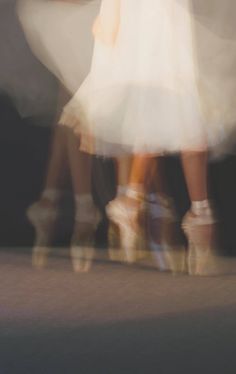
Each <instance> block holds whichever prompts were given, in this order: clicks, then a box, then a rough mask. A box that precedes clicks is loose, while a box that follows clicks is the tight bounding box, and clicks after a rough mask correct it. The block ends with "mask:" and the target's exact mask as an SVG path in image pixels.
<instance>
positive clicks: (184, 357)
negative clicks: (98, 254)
mask: <svg viewBox="0 0 236 374" xmlns="http://www.w3.org/2000/svg"><path fill="white" fill-rule="evenodd" d="M232 264H233V260H232V261H231V265H232ZM235 265H236V264H235ZM231 267H232V266H231ZM0 329H1V330H0V374H15V373H22V374H38V373H40V374H53V373H55V374H57V373H58V374H61V373H63V374H64V373H65V374H67V373H68V374H74V373H76V374H77V373H78V374H84V373H86V374H87V373H88V374H90V373H92V374H93V373H94V374H100V373H101V374H117V373H122V374H123V373H129V374H132V373H143V374H146V373H157V374H159V373H160V374H169V373H173V374H175V373H191V374H195V373H207V374H210V373H217V374H218V373H219V374H228V373H232V374H235V373H236V348H235V346H236V275H234V274H233V273H232V272H229V273H228V274H225V275H221V276H219V277H207V278H191V277H188V276H186V275H180V276H171V275H170V274H160V273H158V272H157V271H155V270H151V269H146V268H132V267H125V266H121V265H115V264H109V263H106V262H97V263H96V264H95V265H94V266H93V268H92V270H91V272H89V273H88V274H73V273H72V270H71V264H70V261H69V258H67V257H66V256H61V257H57V256H56V257H52V258H51V259H50V262H49V266H48V268H46V269H43V270H41V271H37V270H35V269H32V267H31V260H30V256H29V254H26V253H24V254H23V253H20V252H18V254H17V253H16V252H12V251H6V250H5V251H4V250H2V251H1V252H0Z"/></svg>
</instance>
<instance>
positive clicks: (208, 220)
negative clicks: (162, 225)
mask: <svg viewBox="0 0 236 374" xmlns="http://www.w3.org/2000/svg"><path fill="white" fill-rule="evenodd" d="M182 227H183V230H184V233H185V235H186V237H187V239H188V256H187V265H188V273H189V275H198V276H204V275H205V276H207V275H217V273H218V269H217V261H216V246H217V240H216V220H215V218H214V215H213V212H212V209H211V208H210V205H209V202H208V201H207V200H204V201H203V202H199V205H197V208H196V207H195V208H191V210H190V211H189V212H187V214H186V215H185V217H184V219H183V223H182Z"/></svg>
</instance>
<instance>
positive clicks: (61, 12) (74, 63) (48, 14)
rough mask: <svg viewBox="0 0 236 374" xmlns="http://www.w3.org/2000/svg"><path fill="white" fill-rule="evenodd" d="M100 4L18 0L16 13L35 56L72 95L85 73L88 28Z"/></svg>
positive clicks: (89, 39)
mask: <svg viewBox="0 0 236 374" xmlns="http://www.w3.org/2000/svg"><path fill="white" fill-rule="evenodd" d="M99 6H100V0H76V1H73V0H66V1H59V0H18V1H17V13H18V16H19V19H20V22H21V25H22V27H23V30H24V32H25V36H26V39H27V41H28V43H29V45H30V47H31V50H32V52H33V53H34V54H35V56H36V57H37V58H38V59H39V60H40V61H41V62H42V64H44V65H45V66H46V67H47V68H48V69H49V70H50V71H51V72H52V73H53V74H54V75H55V76H56V77H57V78H58V79H59V80H60V81H61V82H62V84H63V85H64V86H65V88H66V89H67V90H68V91H69V92H70V93H72V94H74V93H75V92H76V91H77V89H78V87H79V86H80V85H81V83H82V82H83V80H84V79H85V77H86V75H87V74H88V73H89V69H90V64H91V58H92V52H93V37H92V33H91V28H92V24H93V21H94V18H95V17H96V15H97V13H98V11H99Z"/></svg>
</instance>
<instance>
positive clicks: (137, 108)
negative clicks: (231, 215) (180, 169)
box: [61, 0, 236, 156]
mask: <svg viewBox="0 0 236 374" xmlns="http://www.w3.org/2000/svg"><path fill="white" fill-rule="evenodd" d="M198 1H199V2H198ZM233 1H235V0H225V1H224V2H223V1H222V0H214V1H211V0H209V1H206V0H204V2H203V1H202V0H192V1H191V0H103V2H102V8H101V13H100V17H101V23H102V22H104V25H102V26H104V27H103V28H104V30H105V31H104V33H106V27H107V25H106V17H107V19H110V20H113V21H114V22H115V23H116V22H117V23H118V25H119V27H118V31H117V35H116V37H115V39H114V43H106V42H103V41H102V40H101V38H99V37H98V38H97V40H96V44H95V48H94V55H93V62H92V67H91V70H90V73H89V75H88V76H87V78H86V79H85V81H84V82H83V84H82V85H81V87H80V88H79V90H78V91H77V92H76V94H75V95H74V97H73V98H72V100H71V101H70V102H69V103H68V104H67V106H66V107H65V108H64V112H63V115H62V118H61V122H63V123H65V124H67V125H68V126H71V127H73V128H74V129H75V131H76V132H78V133H80V132H86V131H87V132H89V134H91V135H92V136H93V138H94V153H97V154H102V155H108V156H112V155H119V154H122V153H123V152H131V153H160V152H178V151H180V150H182V151H184V150H200V149H203V148H205V147H210V148H214V147H216V146H219V145H222V144H224V142H225V140H226V139H227V137H228V135H229V133H230V131H231V130H233V129H234V125H235V122H236V105H235V104H236V102H235V101H236V22H234V18H236V13H235V15H234V16H233V17H230V14H231V11H230V10H232V8H230V5H233ZM117 2H119V3H120V8H119V14H118V15H117V17H114V9H116V12H117ZM223 3H224V4H225V5H222V4H223ZM112 4H113V5H112ZM112 6H113V10H112ZM222 7H223V8H222ZM234 8H235V6H234ZM112 12H113V13H112ZM109 14H110V15H109ZM228 22H230V25H231V26H232V27H228V26H227V27H225V26H226V24H227V25H228ZM116 26H117V25H115V26H114V29H115V28H116ZM109 27H111V25H109V26H108V28H107V29H108V31H107V32H108V33H109V32H110V33H111V34H112V32H113V31H114V30H112V28H111V29H109ZM108 39H109V38H108ZM104 40H106V37H105V38H104Z"/></svg>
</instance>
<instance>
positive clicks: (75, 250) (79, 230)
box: [70, 195, 100, 273]
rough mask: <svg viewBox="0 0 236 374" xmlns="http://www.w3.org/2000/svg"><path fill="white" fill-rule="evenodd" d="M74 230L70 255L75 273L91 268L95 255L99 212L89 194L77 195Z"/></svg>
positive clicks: (84, 271)
mask: <svg viewBox="0 0 236 374" xmlns="http://www.w3.org/2000/svg"><path fill="white" fill-rule="evenodd" d="M76 198H77V201H76V214H75V224H74V231H73V235H72V239H71V247H70V255H71V260H72V267H73V270H74V272H75V273H86V272H88V271H89V270H90V269H91V266H92V262H93V259H94V256H95V232H96V229H97V225H98V222H99V220H100V214H99V213H98V210H97V208H96V207H95V205H94V203H93V200H92V198H91V196H90V195H82V196H77V197H76Z"/></svg>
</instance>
